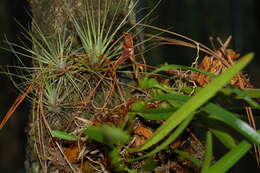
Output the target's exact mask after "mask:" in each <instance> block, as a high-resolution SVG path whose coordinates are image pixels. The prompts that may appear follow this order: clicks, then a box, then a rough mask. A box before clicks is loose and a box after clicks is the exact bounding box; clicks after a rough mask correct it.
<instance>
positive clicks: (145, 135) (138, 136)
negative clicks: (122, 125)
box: [132, 126, 153, 147]
mask: <svg viewBox="0 0 260 173" xmlns="http://www.w3.org/2000/svg"><path fill="white" fill-rule="evenodd" d="M134 135H135V141H134V143H133V144H132V147H138V146H141V145H143V144H144V143H145V142H146V141H147V139H149V138H150V137H151V136H152V135H153V132H152V130H151V129H149V128H146V127H142V126H139V127H136V128H135V129H134Z"/></svg>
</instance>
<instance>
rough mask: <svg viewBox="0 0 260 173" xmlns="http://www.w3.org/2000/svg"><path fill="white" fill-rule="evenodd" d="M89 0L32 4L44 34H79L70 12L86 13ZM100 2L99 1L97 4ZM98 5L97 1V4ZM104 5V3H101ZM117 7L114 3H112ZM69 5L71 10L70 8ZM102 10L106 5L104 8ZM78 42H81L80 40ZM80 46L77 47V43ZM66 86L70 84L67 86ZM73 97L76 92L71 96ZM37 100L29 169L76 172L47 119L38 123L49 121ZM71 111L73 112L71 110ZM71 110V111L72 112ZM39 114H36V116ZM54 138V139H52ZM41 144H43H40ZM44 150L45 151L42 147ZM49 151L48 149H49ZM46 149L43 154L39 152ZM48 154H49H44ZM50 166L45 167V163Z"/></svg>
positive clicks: (34, 172)
mask: <svg viewBox="0 0 260 173" xmlns="http://www.w3.org/2000/svg"><path fill="white" fill-rule="evenodd" d="M87 1H91V2H94V3H98V2H99V1H98V0H97V1H96V0H87ZM105 1H106V0H100V2H101V3H105ZM107 1H109V2H110V1H113V2H112V3H114V4H118V3H119V2H124V3H129V1H130V0H107ZM84 2H85V0H30V4H31V10H32V18H33V19H32V21H33V22H34V23H35V24H36V26H38V27H39V29H40V30H41V32H42V34H43V35H44V37H46V38H49V37H51V38H54V40H55V38H57V41H58V36H59V34H60V32H62V30H63V29H64V27H66V29H67V31H68V32H67V33H66V34H67V35H66V37H77V35H75V33H76V32H75V29H74V28H73V27H72V24H71V21H70V19H69V14H68V13H75V14H76V15H77V16H79V20H80V17H81V16H80V15H79V14H83V13H84V11H83V10H84V8H83V5H84ZM96 5H97V4H96ZM94 6H95V4H94ZM101 7H103V6H102V5H101ZM111 7H113V6H111ZM68 9H69V10H68ZM100 10H102V9H100ZM34 27H35V26H34V25H33V26H32V31H31V32H32V34H33V36H34V37H37V34H38V33H37V32H35V30H36V28H34ZM76 46H78V45H77V44H76ZM75 48H76V47H75ZM64 87H66V86H64ZM71 97H73V96H71ZM35 100H36V101H35V102H33V103H32V109H31V112H32V113H31V115H30V118H29V119H30V120H29V123H28V128H27V136H28V145H27V160H26V161H25V168H26V172H27V173H40V172H46V173H47V172H48V173H50V172H55V173H57V172H73V170H72V169H71V168H64V167H66V165H67V162H66V160H64V157H63V156H62V154H61V152H60V150H59V148H57V145H55V142H53V141H51V139H50V134H48V132H47V131H46V130H44V129H45V128H46V127H44V123H42V124H37V122H38V123H39V121H41V122H43V121H45V120H44V118H43V117H41V116H38V117H37V116H36V114H37V111H39V109H40V108H38V107H39V105H38V102H37V98H35ZM69 113H70V112H69ZM69 113H68V114H69ZM35 117H36V118H35ZM56 121H60V124H61V126H62V125H64V124H62V123H63V122H62V120H61V119H60V117H57V119H56ZM36 131H37V134H38V133H41V134H42V136H37V135H36ZM50 141H51V142H50ZM50 143H51V145H53V151H52V152H49V153H46V151H44V147H46V145H49V144H50ZM38 146H41V147H38ZM41 150H42V151H41ZM47 152H48V151H47ZM39 153H43V154H39ZM50 156H53V157H55V158H56V162H59V164H55V163H53V162H54V161H53V160H52V162H49V161H48V157H50ZM43 157H46V158H43ZM44 165H45V166H46V167H45V168H44V169H43V166H44Z"/></svg>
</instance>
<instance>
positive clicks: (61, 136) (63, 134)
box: [51, 131, 78, 141]
mask: <svg viewBox="0 0 260 173" xmlns="http://www.w3.org/2000/svg"><path fill="white" fill-rule="evenodd" d="M51 134H52V136H54V137H56V138H59V139H64V140H68V141H77V140H78V138H77V137H76V136H74V135H71V134H69V133H66V132H62V131H52V132H51Z"/></svg>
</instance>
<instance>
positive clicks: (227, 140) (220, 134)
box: [209, 128, 237, 149]
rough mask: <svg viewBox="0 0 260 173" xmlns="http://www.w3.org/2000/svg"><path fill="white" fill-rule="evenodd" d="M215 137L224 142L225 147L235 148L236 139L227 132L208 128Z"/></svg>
mask: <svg viewBox="0 0 260 173" xmlns="http://www.w3.org/2000/svg"><path fill="white" fill-rule="evenodd" d="M209 130H210V131H211V132H212V133H213V134H214V135H215V136H216V137H217V138H218V140H219V141H220V142H221V143H222V144H224V145H225V146H226V147H227V148H229V149H233V148H235V147H236V146H237V145H236V141H235V139H234V138H233V137H232V136H231V135H230V134H229V133H227V132H225V131H221V130H218V129H211V128H210V129H209Z"/></svg>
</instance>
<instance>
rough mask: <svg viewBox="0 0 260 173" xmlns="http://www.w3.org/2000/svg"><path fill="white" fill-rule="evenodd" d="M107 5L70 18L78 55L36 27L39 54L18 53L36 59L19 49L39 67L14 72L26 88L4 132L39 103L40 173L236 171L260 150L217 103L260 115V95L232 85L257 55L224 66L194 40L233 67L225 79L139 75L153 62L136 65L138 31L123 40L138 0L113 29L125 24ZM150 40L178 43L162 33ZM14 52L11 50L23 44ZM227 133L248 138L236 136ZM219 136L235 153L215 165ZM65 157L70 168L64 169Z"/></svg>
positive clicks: (169, 69)
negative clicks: (237, 103) (24, 108)
mask: <svg viewBox="0 0 260 173" xmlns="http://www.w3.org/2000/svg"><path fill="white" fill-rule="evenodd" d="M105 2H106V3H105V4H102V3H101V1H100V0H99V1H98V3H97V4H98V7H97V8H98V9H99V10H100V9H101V8H102V9H103V11H102V13H100V14H98V15H96V11H95V10H94V5H93V1H92V0H90V1H87V0H86V1H85V3H86V4H85V5H86V6H85V11H84V12H85V13H84V14H83V15H82V16H83V19H82V20H83V22H82V21H78V20H77V18H76V17H75V16H73V15H72V13H69V14H70V15H69V18H70V19H71V21H72V23H73V26H74V28H75V30H76V33H77V35H78V37H79V39H80V44H82V45H81V47H80V48H79V49H74V48H73V46H72V45H73V40H72V39H71V38H67V37H66V35H67V33H66V30H64V31H63V32H62V33H59V35H58V38H46V37H45V36H44V35H43V34H42V33H41V31H40V29H39V28H38V27H37V25H34V26H33V27H34V33H37V37H36V36H34V35H33V34H32V33H29V35H30V38H29V39H30V40H31V41H32V43H33V49H30V48H24V47H20V46H18V47H19V48H22V49H24V50H25V51H27V52H28V54H29V55H25V54H21V53H19V52H15V51H14V53H15V54H16V55H18V56H19V55H23V56H25V57H29V58H31V59H32V60H33V63H34V65H35V67H34V68H28V67H15V68H19V69H25V70H26V71H27V72H28V74H29V75H26V76H25V75H21V76H19V77H21V78H22V79H24V81H25V82H24V84H25V85H23V86H22V85H17V87H18V88H19V89H20V90H21V91H22V93H21V95H20V96H19V97H18V98H17V100H16V101H15V103H14V105H13V106H12V107H11V109H10V111H9V112H8V113H7V116H6V117H5V119H4V120H3V121H2V123H1V125H0V128H2V126H3V125H4V124H5V122H6V121H7V120H8V119H9V118H10V116H11V115H12V113H13V112H14V111H15V109H16V108H17V106H18V105H19V104H20V103H21V102H22V100H23V99H24V98H25V97H26V96H29V98H30V100H31V101H32V104H33V108H32V109H33V115H32V116H33V118H32V119H33V124H34V126H33V128H32V130H31V134H33V135H32V136H33V137H35V139H34V140H32V141H35V146H36V152H37V154H38V158H39V159H40V162H41V166H42V169H43V171H45V172H48V169H49V168H48V167H49V165H54V166H57V167H63V168H62V170H63V171H64V170H66V171H67V170H68V169H69V170H70V171H72V172H76V171H79V170H80V171H83V172H94V171H99V172H108V171H110V172H142V171H144V172H152V171H154V172H160V171H165V170H171V171H176V170H192V171H193V172H203V173H211V172H216V173H220V172H226V171H227V170H228V169H230V168H231V167H232V166H233V165H234V164H235V163H236V162H237V161H238V160H239V159H240V158H241V157H242V156H244V155H245V154H246V153H247V152H248V151H249V149H250V148H251V147H252V145H253V144H255V145H256V146H259V145H260V135H259V133H258V132H257V131H256V130H255V129H253V128H252V127H250V126H249V125H248V124H247V123H246V122H245V121H243V120H242V118H241V117H243V116H242V115H238V114H237V113H235V112H232V111H231V110H229V109H228V108H225V107H223V106H221V105H219V104H217V103H216V102H215V99H216V98H217V97H218V96H219V95H224V96H228V97H232V99H240V100H241V99H242V100H244V101H245V102H247V103H248V104H249V105H250V106H252V107H253V108H254V109H259V108H260V107H259V104H258V103H257V102H256V101H255V100H254V98H255V97H259V95H260V91H259V90H258V89H254V90H253V89H250V90H248V89H245V87H239V88H234V86H233V85H235V86H237V85H238V84H239V83H240V81H241V80H240V79H241V78H243V75H240V71H241V70H242V69H243V68H244V67H245V66H246V65H247V64H248V63H249V62H250V61H251V59H252V58H253V54H252V53H250V54H247V55H245V56H244V57H242V58H241V59H240V60H238V61H237V62H236V63H235V62H233V60H235V59H233V60H232V59H231V60H229V62H226V61H227V60H225V59H224V60H223V57H222V56H223V55H221V56H220V55H219V54H217V53H216V52H214V51H211V50H209V49H208V48H206V47H204V46H203V45H201V44H200V43H197V42H195V45H194V44H186V46H189V47H194V48H197V49H198V51H199V50H202V51H204V52H205V53H207V54H211V55H212V56H214V57H215V58H219V59H217V60H216V61H214V62H220V60H222V61H223V62H222V61H221V63H223V64H225V65H226V64H228V65H227V66H220V67H221V70H220V71H219V70H216V71H214V70H213V71H212V69H209V68H206V67H205V65H201V66H199V65H197V64H196V66H192V67H186V66H181V65H165V66H162V67H158V68H155V70H154V71H151V70H150V71H149V72H145V71H143V70H142V69H145V68H147V66H146V64H139V62H138V61H137V60H136V58H138V57H137V56H136V55H135V53H136V47H137V45H140V44H139V43H135V40H134V38H132V36H133V37H135V36H137V35H138V33H139V32H138V31H133V28H134V27H135V26H136V25H138V24H134V26H131V27H130V28H128V29H127V30H126V31H127V32H125V33H121V32H120V30H121V29H122V28H123V26H124V25H125V23H126V21H127V20H128V17H130V16H131V15H132V13H133V10H134V6H135V5H136V3H137V1H134V3H133V4H132V6H130V8H129V9H127V10H128V12H127V13H126V14H125V17H123V18H122V19H121V20H120V22H119V23H116V22H114V21H116V20H119V19H120V18H117V17H118V16H117V15H118V11H120V10H121V9H120V7H122V6H125V5H124V4H123V5H122V4H121V5H118V6H113V3H111V4H109V3H108V2H109V1H105ZM124 2H125V1H120V3H124ZM112 6H113V10H111V8H112ZM103 7H105V8H103ZM125 7H126V6H125ZM127 7H128V6H127ZM68 11H69V10H68ZM108 16H110V18H111V17H112V22H111V21H110V20H108ZM143 26H145V25H143ZM160 31H163V32H168V31H165V30H160ZM175 35H178V34H175ZM150 36H151V35H150ZM178 36H180V35H178ZM180 37H182V38H183V36H180ZM151 38H153V39H156V40H157V41H158V40H159V41H165V42H166V43H167V41H168V42H170V41H171V40H170V41H169V39H168V40H167V39H165V38H163V37H159V36H158V35H157V36H154V35H152V36H151ZM184 38H186V39H188V38H187V37H184ZM188 40H189V41H191V39H188ZM175 41H176V40H175ZM165 42H164V43H165ZM193 43H194V42H193ZM158 44H163V43H158ZM176 44H179V45H183V44H185V43H184V42H177V43H176ZM10 45H11V49H12V46H17V45H14V44H11V43H10ZM200 47H201V48H200ZM12 51H13V50H12ZM222 52H224V51H222ZM137 53H138V52H137ZM207 60H208V61H210V59H207ZM125 62H129V63H128V64H127V63H125ZM204 63H205V62H204ZM218 64H219V63H218ZM209 65H210V66H213V65H214V63H213V64H212V63H211V64H209ZM129 66H131V67H130V68H129ZM200 67H202V68H200ZM222 67H223V68H222ZM153 69H154V68H153ZM176 72H178V73H181V74H183V79H182V80H184V81H182V82H183V83H185V85H183V87H179V85H177V84H176V83H177V82H176V81H175V79H176V78H178V75H177V73H176ZM217 72H218V73H217ZM120 74H126V75H127V74H130V77H129V76H127V79H128V81H129V80H130V81H134V82H133V83H134V84H133V83H131V82H128V81H127V80H126V81H124V78H121V77H120ZM194 76H197V77H198V79H199V80H197V78H196V77H194ZM241 76H242V77H241ZM229 81H231V82H229ZM244 81H246V80H244ZM191 84H192V85H191ZM196 84H199V85H200V87H198V86H196ZM24 86H26V89H25V90H24V89H23V87H24ZM225 86H227V87H225ZM201 87H204V88H201ZM224 87H225V88H224ZM29 93H31V95H29ZM195 125H198V126H199V127H200V128H201V129H202V130H203V131H204V133H203V134H204V135H205V139H206V140H205V145H203V144H202V143H201V142H200V140H198V138H197V137H196V135H195V134H194V133H193V131H192V127H193V126H195ZM223 127H228V128H230V129H232V130H233V131H235V132H236V133H238V134H239V135H241V136H242V138H235V137H234V135H233V133H230V132H229V131H228V130H227V129H228V128H223ZM213 136H216V138H217V139H218V140H219V141H220V142H221V143H223V145H224V146H226V147H227V148H228V149H229V152H227V153H226V154H225V155H224V156H223V157H221V158H220V159H218V160H216V161H214V152H213V143H214V142H213ZM241 139H242V140H241ZM53 151H58V152H59V154H56V155H55V154H53ZM60 155H61V156H62V157H63V160H62V161H60V162H58V163H57V162H56V160H61V159H60ZM186 168H187V169H186Z"/></svg>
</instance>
